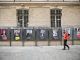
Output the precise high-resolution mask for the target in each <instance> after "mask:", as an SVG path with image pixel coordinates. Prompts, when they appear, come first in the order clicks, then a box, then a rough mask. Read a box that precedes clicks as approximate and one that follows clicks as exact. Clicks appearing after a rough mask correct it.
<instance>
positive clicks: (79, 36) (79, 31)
mask: <svg viewBox="0 0 80 60" xmlns="http://www.w3.org/2000/svg"><path fill="white" fill-rule="evenodd" d="M76 35H77V38H78V39H80V28H77V34H76Z"/></svg>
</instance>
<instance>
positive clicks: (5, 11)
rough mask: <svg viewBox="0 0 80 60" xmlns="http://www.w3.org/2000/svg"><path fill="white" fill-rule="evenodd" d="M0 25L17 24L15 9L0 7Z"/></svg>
mask: <svg viewBox="0 0 80 60" xmlns="http://www.w3.org/2000/svg"><path fill="white" fill-rule="evenodd" d="M0 26H1V27H3V26H4V27H6V26H7V27H10V26H14V27H15V26H17V20H16V9H14V8H0Z"/></svg>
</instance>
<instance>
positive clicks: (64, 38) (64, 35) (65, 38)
mask: <svg viewBox="0 0 80 60" xmlns="http://www.w3.org/2000/svg"><path fill="white" fill-rule="evenodd" d="M69 36H70V34H68V33H67V32H64V34H63V40H64V48H63V50H65V49H66V47H67V48H68V50H69V48H70V47H69V45H68V44H67V40H68V39H69Z"/></svg>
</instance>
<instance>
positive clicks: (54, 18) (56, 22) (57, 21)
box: [50, 9, 62, 27]
mask: <svg viewBox="0 0 80 60" xmlns="http://www.w3.org/2000/svg"><path fill="white" fill-rule="evenodd" d="M50 14H51V27H61V15H62V13H61V9H51V11H50Z"/></svg>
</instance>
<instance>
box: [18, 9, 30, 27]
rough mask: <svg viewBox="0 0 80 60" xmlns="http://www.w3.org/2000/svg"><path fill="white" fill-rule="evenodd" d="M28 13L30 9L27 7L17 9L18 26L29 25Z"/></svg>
mask: <svg viewBox="0 0 80 60" xmlns="http://www.w3.org/2000/svg"><path fill="white" fill-rule="evenodd" d="M28 14H29V13H28V10H26V9H18V10H17V20H18V23H17V25H18V27H28Z"/></svg>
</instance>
